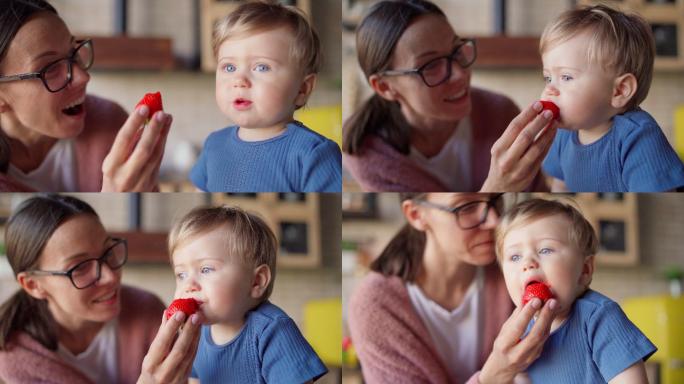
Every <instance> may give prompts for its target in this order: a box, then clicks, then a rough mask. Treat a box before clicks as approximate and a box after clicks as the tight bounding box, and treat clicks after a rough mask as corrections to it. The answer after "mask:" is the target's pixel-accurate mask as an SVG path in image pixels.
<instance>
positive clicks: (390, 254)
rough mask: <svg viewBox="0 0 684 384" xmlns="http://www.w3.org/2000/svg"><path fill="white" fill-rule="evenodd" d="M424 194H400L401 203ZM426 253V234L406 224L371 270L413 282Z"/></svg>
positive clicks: (374, 262) (371, 266)
mask: <svg viewBox="0 0 684 384" xmlns="http://www.w3.org/2000/svg"><path fill="white" fill-rule="evenodd" d="M423 196H425V194H424V193H400V194H399V199H400V200H401V202H404V201H405V200H414V199H421V198H423ZM424 251H425V232H421V231H419V230H417V229H415V228H413V227H412V226H411V225H410V224H408V223H406V224H404V226H403V227H402V228H401V229H400V230H399V232H398V233H397V234H396V235H394V237H393V238H392V240H390V242H389V243H388V244H387V246H386V247H385V249H383V250H382V252H381V253H380V256H378V258H377V259H375V260H374V261H373V262H372V263H371V265H370V269H371V270H373V271H376V272H380V273H382V274H383V275H386V276H399V277H400V278H401V279H402V280H404V281H408V282H413V281H415V280H416V277H417V276H418V272H419V270H420V268H421V265H422V264H423V252H424Z"/></svg>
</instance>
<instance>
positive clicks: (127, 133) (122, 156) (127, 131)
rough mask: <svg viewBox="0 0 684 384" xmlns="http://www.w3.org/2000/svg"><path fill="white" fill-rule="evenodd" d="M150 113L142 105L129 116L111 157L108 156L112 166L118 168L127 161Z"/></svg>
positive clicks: (117, 135)
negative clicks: (139, 131)
mask: <svg viewBox="0 0 684 384" xmlns="http://www.w3.org/2000/svg"><path fill="white" fill-rule="evenodd" d="M148 113H150V109H149V108H148V107H147V106H146V105H142V106H140V107H138V108H137V109H136V110H135V113H131V114H130V115H129V116H128V119H126V122H125V123H124V125H123V126H122V127H121V129H120V130H119V132H118V133H117V134H116V138H115V139H114V143H113V144H112V149H110V150H109V155H108V156H107V157H108V158H110V157H111V159H109V161H111V162H112V165H114V166H116V165H119V164H122V163H123V162H124V161H126V158H127V157H128V155H129V154H130V150H131V147H132V145H133V143H134V141H135V140H134V139H135V136H136V133H137V132H138V129H139V128H140V126H142V125H143V124H145V119H147V114H148Z"/></svg>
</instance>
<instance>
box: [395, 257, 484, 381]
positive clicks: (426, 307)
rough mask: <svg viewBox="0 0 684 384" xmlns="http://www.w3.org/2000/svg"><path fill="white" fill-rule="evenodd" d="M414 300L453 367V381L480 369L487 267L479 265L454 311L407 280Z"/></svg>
mask: <svg viewBox="0 0 684 384" xmlns="http://www.w3.org/2000/svg"><path fill="white" fill-rule="evenodd" d="M406 288H407V289H408V293H409V297H410V298H411V303H412V304H413V308H415V310H416V312H418V316H420V318H421V320H423V324H425V327H426V328H427V330H428V332H429V333H430V336H431V337H432V341H433V342H434V345H435V347H436V348H437V353H438V354H439V356H440V357H441V358H442V362H443V363H444V366H445V367H446V368H447V370H448V371H449V375H450V377H451V382H454V383H465V382H466V381H467V380H468V379H469V378H470V377H471V376H472V375H473V374H474V373H475V372H477V370H478V360H479V357H480V345H481V342H480V340H481V339H482V335H481V328H482V327H481V326H480V325H481V324H483V320H484V318H483V316H482V313H481V311H482V309H483V308H482V296H483V294H482V292H483V288H484V269H483V268H480V267H478V268H477V272H476V273H475V278H474V279H473V282H472V283H471V284H470V287H468V291H467V292H466V294H465V297H464V298H463V302H462V303H461V305H459V306H458V307H457V308H456V309H454V310H453V311H448V310H446V309H444V308H443V307H442V306H440V305H439V304H437V303H435V302H434V301H432V300H430V299H429V298H427V297H426V296H425V294H424V293H423V291H422V290H421V289H420V288H419V287H418V286H417V285H415V284H412V283H407V284H406Z"/></svg>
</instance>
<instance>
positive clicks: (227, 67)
mask: <svg viewBox="0 0 684 384" xmlns="http://www.w3.org/2000/svg"><path fill="white" fill-rule="evenodd" d="M223 70H224V71H225V72H235V71H236V70H237V67H235V66H234V65H233V64H226V65H224V66H223Z"/></svg>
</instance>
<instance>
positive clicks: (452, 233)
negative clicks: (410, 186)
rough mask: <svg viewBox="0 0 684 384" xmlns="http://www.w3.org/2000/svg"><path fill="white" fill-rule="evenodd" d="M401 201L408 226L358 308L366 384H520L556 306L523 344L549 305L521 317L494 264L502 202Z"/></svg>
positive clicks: (360, 292) (495, 198)
mask: <svg viewBox="0 0 684 384" xmlns="http://www.w3.org/2000/svg"><path fill="white" fill-rule="evenodd" d="M401 199H402V205H401V207H402V210H403V213H404V216H405V217H406V220H407V221H408V223H407V224H406V225H405V226H404V228H402V229H401V230H400V231H399V233H397V234H396V235H395V237H394V238H393V239H392V240H391V241H390V242H389V244H388V245H387V247H386V248H385V249H384V250H383V252H382V253H381V254H380V256H379V257H378V258H377V259H376V260H375V261H374V262H373V263H372V264H371V270H372V272H370V273H369V275H368V276H366V277H365V278H364V280H363V281H362V282H361V283H360V285H359V286H358V287H357V289H356V290H355V292H354V294H353V295H352V298H351V301H350V304H349V308H350V313H349V325H350V329H351V335H352V340H353V342H354V346H355V348H356V350H357V352H358V355H359V359H360V361H361V367H362V369H363V375H364V377H365V379H366V381H368V382H369V383H464V382H466V381H467V382H469V383H471V382H472V383H478V382H479V383H481V384H487V383H508V382H511V381H512V380H513V378H514V377H515V375H516V374H517V373H520V372H522V371H524V370H525V368H526V367H527V366H528V365H529V364H530V363H532V362H533V361H534V360H535V359H536V358H537V357H538V356H539V353H541V349H542V346H543V342H544V340H546V338H547V337H548V334H549V328H550V326H551V320H552V319H553V309H554V308H555V306H556V303H555V300H550V301H549V302H547V303H546V304H545V305H544V307H543V309H542V311H541V314H540V316H539V319H538V321H537V322H536V323H535V325H534V328H533V329H532V330H531V332H530V334H529V335H528V336H527V337H525V339H524V340H523V341H521V342H519V343H518V340H520V337H521V336H522V335H523V332H524V331H525V327H526V325H527V324H528V323H529V321H530V320H531V318H532V316H533V315H534V313H535V312H536V310H537V309H538V308H539V307H540V306H541V302H540V301H539V300H533V301H532V302H531V303H532V304H528V305H527V306H525V307H524V308H523V309H522V310H516V311H515V312H514V311H513V303H512V302H511V300H510V298H509V297H508V293H507V290H506V285H505V283H504V279H503V275H502V274H501V271H500V270H499V267H498V266H497V265H496V263H495V262H494V261H495V260H496V257H495V253H494V228H495V226H496V224H497V222H498V220H499V214H500V212H501V209H502V207H503V201H502V200H503V197H502V195H501V194H497V195H483V194H480V195H478V194H449V193H437V194H402V196H401ZM511 313H512V314H511ZM509 316H510V317H509ZM507 318H508V320H507ZM480 369H481V370H482V371H481V372H477V371H478V370H480ZM478 380H479V381H478Z"/></svg>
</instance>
